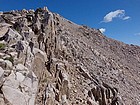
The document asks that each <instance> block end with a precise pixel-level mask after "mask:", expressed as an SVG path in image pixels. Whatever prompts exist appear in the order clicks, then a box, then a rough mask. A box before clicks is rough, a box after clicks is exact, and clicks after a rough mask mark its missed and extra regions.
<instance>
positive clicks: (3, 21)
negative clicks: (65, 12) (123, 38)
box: [0, 7, 140, 105]
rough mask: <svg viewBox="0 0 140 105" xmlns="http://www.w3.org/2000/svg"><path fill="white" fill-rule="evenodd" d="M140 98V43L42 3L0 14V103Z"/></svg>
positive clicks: (85, 103)
mask: <svg viewBox="0 0 140 105" xmlns="http://www.w3.org/2000/svg"><path fill="white" fill-rule="evenodd" d="M139 103H140V47H139V46H135V45H127V44H124V43H122V42H119V41H116V40H113V39H110V38H107V37H106V36H104V35H102V33H101V32H100V31H99V30H96V29H93V28H89V27H87V26H80V25H77V24H74V23H72V22H71V21H69V20H66V19H64V18H63V17H61V16H60V15H58V14H56V13H52V12H50V11H49V10H48V9H47V8H46V7H45V8H44V9H41V8H39V9H37V10H36V11H34V10H28V11H27V10H22V11H11V12H5V13H2V14H1V15H0V105H139Z"/></svg>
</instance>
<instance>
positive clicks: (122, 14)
mask: <svg viewBox="0 0 140 105" xmlns="http://www.w3.org/2000/svg"><path fill="white" fill-rule="evenodd" d="M114 18H120V19H122V20H127V19H129V18H130V17H129V16H125V10H116V11H112V12H110V13H108V14H107V15H106V16H105V17H104V19H103V21H102V22H105V23H107V22H111V21H113V19H114Z"/></svg>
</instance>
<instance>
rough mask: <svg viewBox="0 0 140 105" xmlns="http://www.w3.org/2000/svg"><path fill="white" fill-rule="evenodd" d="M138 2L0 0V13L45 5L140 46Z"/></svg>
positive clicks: (65, 16) (104, 32)
mask: <svg viewBox="0 0 140 105" xmlns="http://www.w3.org/2000/svg"><path fill="white" fill-rule="evenodd" d="M139 4H140V0H133V1H132V0H125V1H122V0H117V1H112V0H108V1H106V0H98V1H97V0H88V1H86V0H81V1H80V2H78V1H74V0H65V1H62V0H59V1H51V0H30V1H27V0H24V1H23V0H18V1H16V2H15V0H10V1H8V0H1V1H0V11H10V10H22V9H27V10H29V9H37V8H39V7H41V8H43V7H45V6H47V7H48V9H49V10H50V11H52V12H55V13H58V14H60V15H61V16H63V17H64V18H66V19H68V20H70V21H72V22H74V23H76V24H79V25H87V26H89V27H91V28H96V29H100V30H101V32H103V34H104V35H106V36H107V37H109V38H113V39H116V40H119V41H122V42H124V43H127V44H135V45H139V46H140V22H139V21H140V13H139V12H138V10H140V6H139Z"/></svg>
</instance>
